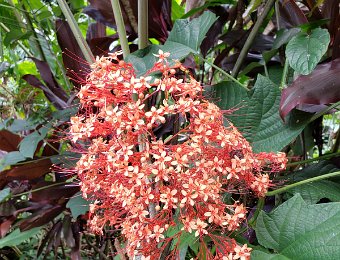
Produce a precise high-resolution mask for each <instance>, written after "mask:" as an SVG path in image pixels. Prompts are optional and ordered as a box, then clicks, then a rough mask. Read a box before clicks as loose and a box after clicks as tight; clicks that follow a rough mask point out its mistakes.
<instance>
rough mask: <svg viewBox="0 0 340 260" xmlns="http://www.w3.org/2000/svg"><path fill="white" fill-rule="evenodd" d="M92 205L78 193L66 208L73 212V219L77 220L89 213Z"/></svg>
mask: <svg viewBox="0 0 340 260" xmlns="http://www.w3.org/2000/svg"><path fill="white" fill-rule="evenodd" d="M90 203H91V202H90V201H88V200H85V199H84V198H83V197H82V195H81V193H77V194H75V195H74V196H73V197H72V198H71V199H70V200H69V201H68V202H67V204H66V207H67V208H69V209H70V210H71V213H72V216H73V218H74V219H76V218H77V217H78V216H80V215H83V214H85V213H86V212H87V211H89V205H90Z"/></svg>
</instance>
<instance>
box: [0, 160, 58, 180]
mask: <svg viewBox="0 0 340 260" xmlns="http://www.w3.org/2000/svg"><path fill="white" fill-rule="evenodd" d="M51 165H52V163H51V161H50V159H45V160H41V161H36V162H31V163H27V164H24V165H20V166H15V167H13V168H12V169H10V170H6V171H4V172H2V173H1V175H0V179H7V180H33V179H36V178H39V177H41V176H43V175H45V174H46V173H49V172H50V168H51Z"/></svg>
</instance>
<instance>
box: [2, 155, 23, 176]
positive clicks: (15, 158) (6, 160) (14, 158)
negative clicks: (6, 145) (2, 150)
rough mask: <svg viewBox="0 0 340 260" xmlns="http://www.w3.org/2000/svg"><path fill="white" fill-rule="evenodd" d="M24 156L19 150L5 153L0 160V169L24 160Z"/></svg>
mask: <svg viewBox="0 0 340 260" xmlns="http://www.w3.org/2000/svg"><path fill="white" fill-rule="evenodd" d="M25 160H26V157H25V156H23V155H22V154H21V153H20V152H19V151H13V152H9V153H7V154H5V156H4V157H3V158H2V159H1V160H0V171H2V170H3V169H4V168H5V167H7V166H10V165H13V164H16V163H18V162H22V161H25Z"/></svg>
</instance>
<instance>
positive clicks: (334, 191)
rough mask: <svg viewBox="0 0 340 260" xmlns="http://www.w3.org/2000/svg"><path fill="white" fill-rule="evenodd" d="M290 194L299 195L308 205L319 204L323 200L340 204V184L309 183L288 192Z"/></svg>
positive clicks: (328, 182) (326, 182)
mask: <svg viewBox="0 0 340 260" xmlns="http://www.w3.org/2000/svg"><path fill="white" fill-rule="evenodd" d="M288 193H290V194H297V193H299V194H300V195H301V197H302V198H303V199H304V200H305V202H306V203H308V204H313V203H317V202H318V201H320V200H321V199H329V200H330V201H334V202H340V184H339V183H336V182H333V181H326V180H323V181H317V182H311V183H307V184H304V185H301V186H298V187H295V188H292V189H290V190H288Z"/></svg>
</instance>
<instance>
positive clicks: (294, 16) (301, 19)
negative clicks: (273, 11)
mask: <svg viewBox="0 0 340 260" xmlns="http://www.w3.org/2000/svg"><path fill="white" fill-rule="evenodd" d="M279 12H280V24H281V26H282V27H283V28H292V27H296V26H299V25H301V24H304V23H308V19H307V17H306V16H305V14H304V13H303V12H302V10H301V9H300V8H299V6H298V5H297V4H296V1H294V0H280V1H279Z"/></svg>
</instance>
